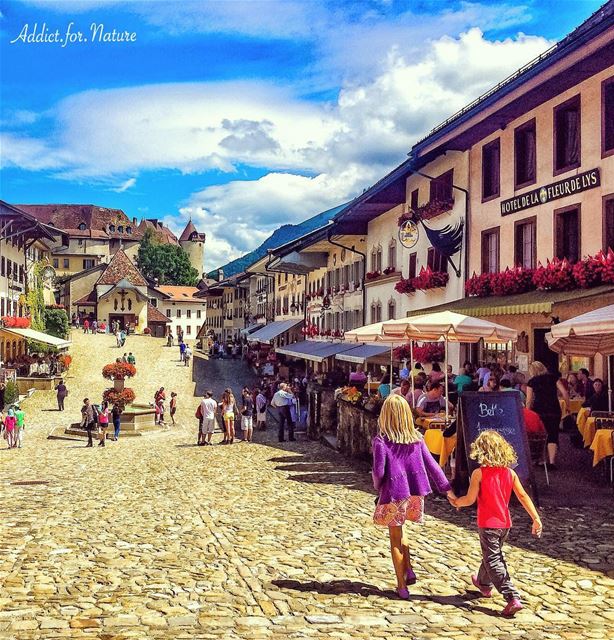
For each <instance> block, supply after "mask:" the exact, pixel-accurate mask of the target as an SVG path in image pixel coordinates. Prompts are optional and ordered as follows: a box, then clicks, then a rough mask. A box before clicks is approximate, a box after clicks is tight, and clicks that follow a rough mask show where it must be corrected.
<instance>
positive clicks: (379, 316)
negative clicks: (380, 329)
mask: <svg viewBox="0 0 614 640" xmlns="http://www.w3.org/2000/svg"><path fill="white" fill-rule="evenodd" d="M375 315H376V316H377V317H376V320H375V322H381V321H382V303H381V302H378V303H377V309H376V314H375Z"/></svg>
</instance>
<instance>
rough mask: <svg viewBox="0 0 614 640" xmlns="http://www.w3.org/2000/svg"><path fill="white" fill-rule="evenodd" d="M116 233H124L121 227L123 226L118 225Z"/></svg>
mask: <svg viewBox="0 0 614 640" xmlns="http://www.w3.org/2000/svg"><path fill="white" fill-rule="evenodd" d="M117 231H118V232H119V233H124V227H123V225H121V224H120V225H119V227H117Z"/></svg>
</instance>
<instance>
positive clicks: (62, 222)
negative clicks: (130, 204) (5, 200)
mask: <svg viewBox="0 0 614 640" xmlns="http://www.w3.org/2000/svg"><path fill="white" fill-rule="evenodd" d="M19 207H20V208H21V209H23V210H24V211H27V212H28V213H29V214H30V215H33V216H34V217H35V218H37V219H38V220H40V221H41V222H44V223H45V224H49V225H52V226H54V227H56V228H57V229H61V230H63V231H64V230H67V229H77V230H79V225H85V230H82V231H87V230H88V229H91V230H93V231H104V232H105V233H107V234H108V237H110V238H124V239H126V240H139V239H140V238H141V237H142V234H141V233H140V232H139V231H138V227H137V225H136V221H132V220H130V218H129V217H128V216H127V215H126V214H125V213H124V212H123V211H122V210H121V209H108V208H107V207H98V206H96V205H93V204H24V205H19ZM111 225H113V227H114V228H113V230H111ZM120 226H121V227H122V228H123V232H122V233H120V232H119V231H118V229H119V227H120ZM127 228H130V229H131V231H132V233H127V232H126V229H127Z"/></svg>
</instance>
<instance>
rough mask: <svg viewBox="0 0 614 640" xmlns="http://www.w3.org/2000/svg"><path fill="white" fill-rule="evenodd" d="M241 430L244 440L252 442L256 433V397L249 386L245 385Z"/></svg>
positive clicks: (242, 399)
mask: <svg viewBox="0 0 614 640" xmlns="http://www.w3.org/2000/svg"><path fill="white" fill-rule="evenodd" d="M241 431H242V432H243V442H251V441H252V437H253V435H254V399H253V398H252V392H251V391H250V390H249V387H243V393H242V394H241Z"/></svg>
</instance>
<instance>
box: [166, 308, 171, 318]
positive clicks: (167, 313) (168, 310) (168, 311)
mask: <svg viewBox="0 0 614 640" xmlns="http://www.w3.org/2000/svg"><path fill="white" fill-rule="evenodd" d="M166 317H167V318H170V317H171V310H170V309H167V310H166Z"/></svg>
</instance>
